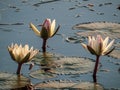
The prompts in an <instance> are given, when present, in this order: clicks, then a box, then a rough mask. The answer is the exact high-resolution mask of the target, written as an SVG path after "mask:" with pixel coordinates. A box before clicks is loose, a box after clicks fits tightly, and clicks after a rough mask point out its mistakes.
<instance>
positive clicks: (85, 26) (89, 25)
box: [73, 22, 120, 33]
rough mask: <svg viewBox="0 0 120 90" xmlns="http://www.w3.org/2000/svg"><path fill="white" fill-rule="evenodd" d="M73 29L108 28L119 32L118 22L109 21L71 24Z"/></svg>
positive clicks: (119, 25)
mask: <svg viewBox="0 0 120 90" xmlns="http://www.w3.org/2000/svg"><path fill="white" fill-rule="evenodd" d="M73 29H80V30H109V31H111V32H114V33H115V32H118V33H120V24H119V23H111V22H87V23H82V24H77V25H75V26H73Z"/></svg>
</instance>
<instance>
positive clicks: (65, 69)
mask: <svg viewBox="0 0 120 90" xmlns="http://www.w3.org/2000/svg"><path fill="white" fill-rule="evenodd" d="M34 62H35V63H37V64H39V65H40V70H38V71H35V72H34V74H35V75H37V73H39V74H40V73H43V71H44V73H46V71H47V72H50V73H54V74H81V73H88V72H91V71H93V69H94V65H95V62H93V60H91V59H89V58H82V57H66V56H60V55H55V54H54V55H53V54H52V55H51V54H50V55H49V54H48V55H46V56H43V55H41V54H39V55H38V56H37V57H36V58H35V59H34ZM41 70H42V71H41ZM36 72H37V73H36ZM41 75H42V74H41ZM41 75H38V76H37V77H39V78H42V76H41ZM32 76H33V75H32ZM43 76H44V74H43ZM35 77H36V76H35ZM45 77H46V76H45ZM47 77H49V76H47ZM52 77H53V76H52ZM43 78H44V77H43Z"/></svg>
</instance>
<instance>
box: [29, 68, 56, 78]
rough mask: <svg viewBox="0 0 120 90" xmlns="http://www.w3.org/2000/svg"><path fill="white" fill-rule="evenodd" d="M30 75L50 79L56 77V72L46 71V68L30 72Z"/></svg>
mask: <svg viewBox="0 0 120 90" xmlns="http://www.w3.org/2000/svg"><path fill="white" fill-rule="evenodd" d="M30 76H31V77H32V78H36V79H50V78H54V77H56V75H55V74H53V73H51V72H49V71H44V70H35V71H32V72H31V73H30Z"/></svg>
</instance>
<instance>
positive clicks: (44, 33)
mask: <svg viewBox="0 0 120 90" xmlns="http://www.w3.org/2000/svg"><path fill="white" fill-rule="evenodd" d="M55 25H56V22H55V19H54V20H53V21H52V22H51V19H48V18H47V19H45V21H44V23H43V24H42V25H41V26H42V29H41V31H39V30H38V29H37V28H36V27H35V26H34V25H33V24H32V23H30V27H31V28H32V30H33V31H34V32H35V34H36V35H37V36H39V37H41V38H42V39H43V45H42V50H43V52H46V42H47V39H48V38H51V37H53V36H54V35H55V34H56V33H57V31H58V30H59V28H60V26H58V27H57V29H56V30H55Z"/></svg>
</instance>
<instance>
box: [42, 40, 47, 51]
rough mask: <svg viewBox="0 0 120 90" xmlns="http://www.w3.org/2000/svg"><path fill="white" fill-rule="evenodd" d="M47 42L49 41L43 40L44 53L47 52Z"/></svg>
mask: <svg viewBox="0 0 120 90" xmlns="http://www.w3.org/2000/svg"><path fill="white" fill-rule="evenodd" d="M46 42H47V39H43V45H42V50H43V52H46Z"/></svg>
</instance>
